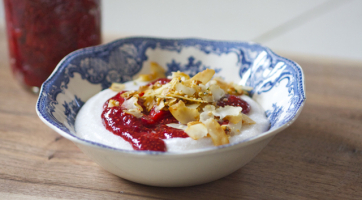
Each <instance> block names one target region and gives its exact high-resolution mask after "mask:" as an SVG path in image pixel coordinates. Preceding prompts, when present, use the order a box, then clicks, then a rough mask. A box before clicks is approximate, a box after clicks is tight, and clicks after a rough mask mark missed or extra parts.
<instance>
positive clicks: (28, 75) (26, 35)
mask: <svg viewBox="0 0 362 200" xmlns="http://www.w3.org/2000/svg"><path fill="white" fill-rule="evenodd" d="M4 7H5V14H6V15H5V17H6V26H7V36H8V44H9V53H10V64H11V68H12V71H13V74H14V75H15V77H16V78H17V79H19V81H20V82H21V83H22V84H23V85H26V86H37V87H40V85H41V84H42V83H43V82H44V81H45V80H46V79H47V78H48V76H49V75H50V74H51V72H52V71H53V69H54V68H55V66H56V65H57V64H58V62H59V61H60V60H61V59H62V58H63V57H64V56H66V55H67V54H68V53H70V52H72V51H74V50H76V49H79V48H84V47H88V46H93V45H98V44H100V43H101V29H100V27H101V26H100V0H76V1H71V0H58V1H54V0H42V1H38V0H4Z"/></svg>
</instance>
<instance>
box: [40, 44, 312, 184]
mask: <svg viewBox="0 0 362 200" xmlns="http://www.w3.org/2000/svg"><path fill="white" fill-rule="evenodd" d="M152 61H156V62H158V63H159V64H160V65H161V66H165V67H167V71H168V73H170V72H171V71H177V70H180V71H184V72H186V73H188V74H190V75H194V74H196V73H197V72H199V71H202V70H204V69H205V68H212V69H215V71H216V74H217V76H222V77H224V78H225V79H226V80H227V81H234V82H236V83H240V84H242V85H246V86H251V87H253V88H254V89H253V91H252V92H251V95H252V97H253V99H254V100H255V101H257V102H258V103H259V104H260V105H261V106H262V107H263V108H264V110H265V111H266V116H267V118H268V119H269V121H270V124H271V126H270V129H269V130H268V131H267V132H265V133H263V134H260V135H258V136H255V137H253V138H249V139H247V140H244V141H241V142H238V143H236V144H228V145H224V146H220V147H217V148H216V147H215V148H211V149H206V150H200V151H193V152H190V153H167V152H166V153H160V152H144V151H143V152H142V151H129V150H121V149H115V148H112V147H109V146H106V145H104V144H100V143H95V142H91V141H87V140H85V139H83V138H80V137H78V136H77V133H76V130H75V129H74V122H75V117H76V115H77V113H78V111H79V110H80V108H81V107H82V105H83V104H84V102H85V101H87V99H89V98H90V97H91V96H93V95H95V94H96V93H98V92H99V91H101V90H103V89H106V88H108V87H109V86H110V85H111V83H112V82H126V81H130V80H132V79H133V77H135V76H136V75H138V74H144V73H147V72H148V71H147V70H148V68H147V66H149V63H150V62H152ZM305 98H306V97H305V88H304V78H303V72H302V69H301V67H300V66H299V65H298V64H296V63H295V62H293V61H291V60H288V59H286V58H283V57H280V56H278V55H276V54H275V53H273V52H272V51H271V50H269V49H268V48H266V47H263V46H260V45H258V44H255V43H251V42H225V41H211V40H201V39H158V38H126V39H120V40H117V41H114V42H111V43H109V44H105V45H100V46H95V47H90V48H85V49H81V50H78V51H75V52H73V53H71V54H69V55H67V56H66V57H65V58H64V59H63V60H62V61H61V62H60V63H59V64H58V66H57V67H56V69H55V70H54V72H53V73H52V74H51V76H50V77H49V78H48V79H47V80H46V81H45V82H44V83H43V86H42V89H41V91H40V95H39V99H38V102H37V105H36V110H37V113H38V115H39V117H40V119H41V120H42V121H43V122H44V123H45V124H47V125H48V126H49V127H51V128H52V129H54V130H55V131H57V132H58V133H59V134H61V135H62V136H64V137H65V138H67V139H69V140H71V141H73V142H74V143H75V144H76V145H77V146H78V147H79V148H80V149H81V150H82V151H83V152H84V153H85V154H87V155H88V156H89V157H90V158H91V159H93V160H94V161H95V162H96V163H98V164H99V165H100V166H102V167H103V168H104V169H106V170H108V171H110V172H111V173H113V174H116V175H118V176H120V177H123V178H125V179H128V180H131V181H134V182H138V183H143V184H147V185H155V186H189V185H196V184H202V183H206V182H209V181H213V180H216V179H219V178H221V177H224V176H226V175H228V174H230V173H232V172H234V171H236V170H237V169H239V168H240V167H242V166H243V165H245V164H246V163H248V162H249V161H250V160H251V159H252V158H254V157H255V156H256V155H257V154H258V153H259V152H260V151H261V150H262V149H263V148H264V147H265V146H266V145H267V143H268V142H269V141H270V140H271V139H272V138H273V136H274V135H275V134H276V133H278V132H280V131H281V130H283V129H285V128H286V127H288V126H289V125H290V124H291V123H292V122H293V121H294V120H295V119H296V118H297V116H298V115H299V113H300V112H301V110H302V107H303V105H304V101H305Z"/></svg>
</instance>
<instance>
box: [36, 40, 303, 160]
mask: <svg viewBox="0 0 362 200" xmlns="http://www.w3.org/2000/svg"><path fill="white" fill-rule="evenodd" d="M128 39H145V40H147V39H149V40H172V41H187V40H189V41H192V40H196V41H203V42H208V41H209V42H226V43H238V44H243V43H249V44H250V43H252V44H255V45H258V46H260V47H262V48H264V49H265V50H266V51H267V52H268V53H269V54H271V55H273V56H274V57H276V58H278V59H281V60H284V61H288V63H289V64H292V65H294V67H296V69H298V71H299V74H300V78H301V80H299V79H298V80H297V81H299V82H300V86H301V87H300V90H301V92H300V93H301V97H302V98H301V99H300V101H299V102H298V103H297V105H298V109H297V112H296V113H295V114H294V115H292V116H290V117H289V118H290V119H288V121H287V123H285V124H283V125H282V126H280V127H278V128H276V129H273V130H268V131H266V132H263V133H261V134H258V135H256V136H253V137H250V138H246V139H244V140H241V141H238V142H235V143H229V144H226V145H221V146H216V147H207V148H202V149H196V150H190V151H187V152H159V151H136V150H126V149H119V148H115V147H111V146H108V145H105V144H101V143H98V142H93V141H90V140H86V139H82V138H80V137H78V136H76V135H73V134H70V133H67V132H65V131H63V130H61V129H60V128H59V127H57V126H56V125H55V124H53V123H51V120H49V121H48V119H47V116H45V115H43V113H42V112H41V109H40V106H39V105H40V101H41V100H42V97H43V96H44V94H43V92H44V90H45V86H46V85H48V84H51V83H50V82H51V81H52V80H53V79H54V76H55V74H56V73H57V72H58V71H59V70H60V68H61V67H62V65H63V63H64V62H65V61H66V60H69V59H72V58H73V57H75V56H78V55H80V54H82V52H83V53H86V52H89V51H97V50H101V49H104V48H105V47H107V46H111V45H114V44H116V43H118V42H121V41H123V40H128ZM305 101H306V94H305V80H304V73H303V69H302V68H301V66H300V65H299V64H298V63H296V62H294V61H292V60H290V59H288V58H285V57H282V56H279V55H278V54H276V53H274V52H273V51H272V50H271V49H269V48H268V47H265V46H263V45H261V44H257V43H254V42H245V41H227V40H210V39H200V38H156V37H125V38H120V39H117V40H114V41H112V42H109V43H105V44H100V45H97V46H91V47H87V48H82V49H78V50H76V51H73V52H71V53H69V54H68V55H66V56H65V57H64V58H63V59H62V60H61V61H60V62H59V63H58V64H57V66H56V67H55V69H54V70H53V72H52V73H51V74H50V76H49V77H48V78H47V80H46V81H44V82H43V84H42V86H41V89H40V91H39V97H38V100H37V103H36V105H35V110H36V113H37V115H38V117H39V118H40V119H41V121H43V122H44V123H45V124H46V125H47V126H49V127H50V128H51V129H53V130H55V131H56V132H57V133H59V134H60V135H62V136H63V137H65V138H67V139H69V140H71V141H72V142H74V143H76V144H81V145H86V146H91V147H95V148H99V149H104V150H111V151H115V152H119V153H124V154H130V155H134V156H145V155H148V156H149V155H151V156H156V157H159V156H166V157H169V156H178V157H180V156H181V157H185V156H195V155H203V154H210V153H211V154H213V153H216V152H222V151H229V150H233V149H237V148H241V147H244V146H247V145H251V144H254V143H257V142H259V141H262V140H265V139H267V138H269V137H272V136H275V135H276V134H277V133H279V132H281V131H282V130H284V129H286V128H287V127H288V126H290V125H291V124H292V123H294V121H295V120H296V119H297V118H298V116H299V115H300V113H301V111H302V108H303V107H304V104H305Z"/></svg>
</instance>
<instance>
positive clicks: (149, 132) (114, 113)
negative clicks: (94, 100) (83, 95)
mask: <svg viewBox="0 0 362 200" xmlns="http://www.w3.org/2000/svg"><path fill="white" fill-rule="evenodd" d="M121 94H122V93H118V94H117V95H116V96H114V97H112V98H111V99H113V100H116V101H118V102H119V104H120V105H121V104H122V103H123V102H124V99H123V98H122V97H121ZM108 102H109V100H108V101H107V102H106V103H105V104H104V106H103V113H102V116H101V117H102V120H103V124H104V126H105V127H106V129H107V130H109V131H111V132H112V133H114V134H115V135H118V136H121V137H122V138H123V139H124V140H126V141H127V142H129V143H130V144H132V146H133V149H135V150H148V151H163V152H165V151H166V150H167V149H166V144H165V143H164V141H163V140H162V139H168V138H176V137H179V138H186V137H188V135H187V134H186V133H185V132H183V131H182V130H179V129H174V128H171V127H168V126H166V124H169V123H178V121H177V120H176V119H175V118H174V117H173V116H172V115H171V113H170V112H169V111H163V110H160V111H155V110H153V109H152V110H151V111H150V112H149V113H144V116H143V117H141V118H136V117H135V116H133V115H130V114H127V113H125V112H123V110H122V109H121V107H120V106H118V107H111V108H108ZM139 103H141V102H139ZM140 105H141V104H140Z"/></svg>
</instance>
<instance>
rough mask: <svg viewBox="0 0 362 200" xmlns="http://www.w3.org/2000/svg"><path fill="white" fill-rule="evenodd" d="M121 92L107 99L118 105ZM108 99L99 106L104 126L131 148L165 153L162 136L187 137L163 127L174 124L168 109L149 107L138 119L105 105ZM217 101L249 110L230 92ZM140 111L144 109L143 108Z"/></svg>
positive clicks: (160, 80)
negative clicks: (157, 109)
mask: <svg viewBox="0 0 362 200" xmlns="http://www.w3.org/2000/svg"><path fill="white" fill-rule="evenodd" d="M169 81H170V80H169V79H158V80H157V81H154V82H152V83H150V84H149V85H153V84H155V83H156V82H159V83H160V84H166V83H168V82H169ZM123 92H124V91H123ZM123 92H120V93H118V94H117V95H115V96H114V97H112V98H110V99H109V100H111V99H112V100H116V101H118V102H119V105H122V103H123V102H124V100H125V99H124V98H123V97H122V96H121V94H122V93H123ZM109 100H108V101H107V102H105V104H104V105H103V112H102V116H101V117H102V121H103V124H104V126H105V127H106V129H107V130H109V131H111V132H112V133H113V134H115V135H118V136H121V137H122V138H123V139H124V140H126V141H127V142H129V143H130V144H131V145H132V147H133V149H135V150H147V151H162V152H165V151H167V148H166V144H165V143H164V141H163V139H169V138H186V137H189V136H188V135H187V134H186V133H185V132H184V131H182V130H179V129H174V128H171V127H168V126H166V124H170V123H178V121H177V120H176V119H175V118H174V117H173V116H172V114H171V113H170V111H164V110H160V111H155V110H154V109H152V110H151V111H150V112H144V113H143V114H144V115H143V116H142V117H141V118H137V117H135V116H133V115H130V114H127V113H125V112H124V111H123V110H122V108H121V107H120V106H115V107H108V102H109ZM138 104H139V105H143V102H142V100H140V99H139V101H138ZM217 104H218V105H219V106H222V107H224V106H226V105H229V106H241V107H242V108H243V111H242V112H243V113H248V112H249V111H250V105H249V104H248V103H247V102H245V101H244V100H242V99H240V98H238V97H236V96H234V95H226V96H224V97H223V98H222V99H220V101H219V102H218V103H217ZM143 110H146V109H145V108H144V109H143ZM227 123H228V121H224V122H223V123H221V124H227Z"/></svg>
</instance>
